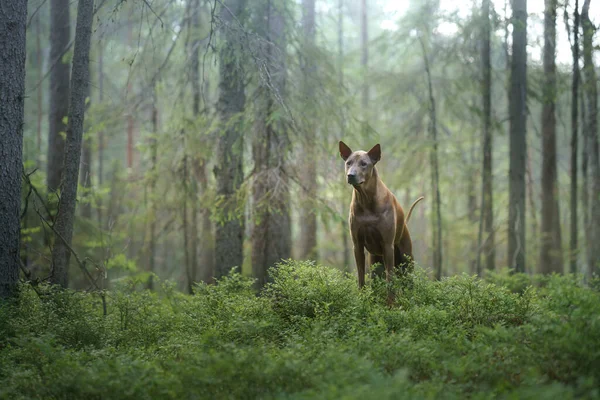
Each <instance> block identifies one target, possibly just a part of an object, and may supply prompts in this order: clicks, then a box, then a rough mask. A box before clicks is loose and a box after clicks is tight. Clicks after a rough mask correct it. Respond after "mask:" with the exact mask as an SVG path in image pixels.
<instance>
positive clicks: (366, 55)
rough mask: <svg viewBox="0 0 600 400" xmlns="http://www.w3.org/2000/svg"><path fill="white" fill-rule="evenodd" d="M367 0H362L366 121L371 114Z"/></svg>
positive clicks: (363, 91)
mask: <svg viewBox="0 0 600 400" xmlns="http://www.w3.org/2000/svg"><path fill="white" fill-rule="evenodd" d="M367 16H368V13H367V0H361V2H360V49H361V52H360V65H361V67H362V74H363V84H362V98H361V102H362V108H363V113H364V117H365V123H367V121H368V116H369V21H368V19H367Z"/></svg>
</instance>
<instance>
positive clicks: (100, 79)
mask: <svg viewBox="0 0 600 400" xmlns="http://www.w3.org/2000/svg"><path fill="white" fill-rule="evenodd" d="M103 102H104V46H103V45H102V43H100V45H99V46H98V103H100V104H102V103H103ZM103 184H104V130H103V129H101V130H100V132H98V187H100V188H102V185H103ZM97 211H98V226H99V227H100V228H101V229H102V228H104V223H103V205H102V197H98V210H97Z"/></svg>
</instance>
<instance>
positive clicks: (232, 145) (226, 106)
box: [214, 0, 246, 278]
mask: <svg viewBox="0 0 600 400" xmlns="http://www.w3.org/2000/svg"><path fill="white" fill-rule="evenodd" d="M223 3H224V5H225V6H226V7H222V9H221V18H222V20H223V22H224V23H225V24H227V25H228V26H229V25H231V24H236V23H238V21H239V22H242V21H243V18H242V19H240V18H241V16H242V14H243V12H244V11H245V9H246V1H245V0H226V1H224V2H223ZM222 40H223V42H224V43H223V45H222V46H221V50H220V52H219V61H220V65H219V75H220V82H219V100H218V102H217V113H218V115H219V116H220V119H221V123H222V124H223V132H222V134H221V136H220V138H219V143H218V146H217V160H218V161H217V162H218V165H216V166H215V169H214V172H215V178H216V180H217V196H218V198H219V200H220V201H223V202H224V207H222V210H223V213H224V215H223V217H222V221H221V222H220V223H219V224H218V225H217V228H216V232H215V277H216V278H220V277H222V276H224V275H227V274H228V273H229V271H230V270H231V268H232V267H235V266H238V267H240V268H241V267H242V262H243V259H244V249H243V244H244V222H243V219H242V218H243V216H239V215H237V213H236V211H235V210H236V208H237V207H236V204H233V203H235V202H236V201H237V199H236V198H235V195H236V193H237V191H238V190H239V189H240V186H241V184H242V179H243V164H242V162H243V149H244V142H243V136H242V132H243V129H244V127H243V121H242V113H243V111H244V105H245V102H246V96H245V81H244V71H243V69H242V68H243V67H242V66H243V64H244V61H243V56H242V49H241V48H240V46H239V44H238V42H239V39H238V38H237V37H236V33H235V30H232V29H226V30H224V33H223V38H222Z"/></svg>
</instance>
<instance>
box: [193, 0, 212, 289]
mask: <svg viewBox="0 0 600 400" xmlns="http://www.w3.org/2000/svg"><path fill="white" fill-rule="evenodd" d="M194 10H195V11H194V15H193V18H192V26H193V31H194V40H193V41H192V54H191V79H192V94H193V104H192V108H193V114H194V118H196V119H198V118H199V117H200V115H201V113H202V110H201V108H200V103H201V101H200V100H201V98H202V96H201V92H202V91H201V88H200V85H201V81H200V47H201V40H200V16H201V7H200V1H199V0H194ZM205 108H206V107H205ZM203 143H206V140H204V141H203ZM206 146H208V143H206ZM207 162H208V160H207V156H206V155H202V154H196V156H195V158H194V169H195V176H196V179H197V182H198V187H199V189H200V195H205V194H206V193H207V192H208V190H209V187H208V177H207V171H206V165H207ZM197 192H198V190H194V193H196V194H197ZM198 206H199V202H198V200H197V196H195V200H194V203H193V204H192V208H193V214H194V215H196V214H198V212H199V213H200V228H201V231H200V232H201V235H202V239H201V240H199V241H198V242H199V243H198V244H199V248H198V250H199V252H200V257H199V261H200V270H199V271H198V272H200V278H201V279H202V280H203V281H205V282H209V281H210V280H211V279H212V275H213V269H214V265H213V264H214V258H215V255H214V247H215V244H214V236H213V232H212V231H213V227H212V222H211V219H210V208H209V207H203V208H202V210H200V211H198ZM192 219H193V220H194V221H197V217H196V216H194V217H193V218H192ZM192 236H194V235H192Z"/></svg>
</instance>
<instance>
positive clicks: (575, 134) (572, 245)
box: [567, 0, 579, 274]
mask: <svg viewBox="0 0 600 400" xmlns="http://www.w3.org/2000/svg"><path fill="white" fill-rule="evenodd" d="M567 30H568V27H567ZM571 50H572V53H573V77H572V83H571V223H570V227H571V237H570V242H569V265H570V272H571V273H572V274H575V273H577V253H578V250H577V246H578V245H577V242H578V240H577V235H578V234H579V230H578V221H577V206H578V203H577V201H578V200H577V185H578V183H577V178H578V177H577V172H578V171H577V169H578V167H577V155H578V151H579V149H578V145H579V144H578V138H579V119H578V118H579V110H578V106H579V105H578V100H579V97H578V96H579V0H575V11H574V12H573V47H572V49H571Z"/></svg>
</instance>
